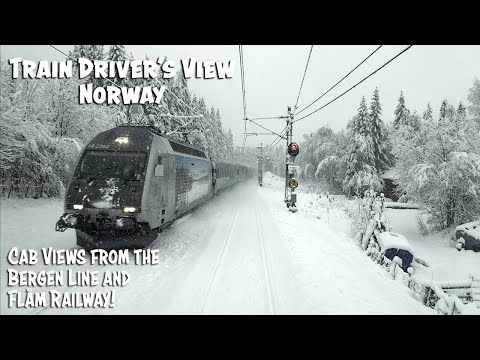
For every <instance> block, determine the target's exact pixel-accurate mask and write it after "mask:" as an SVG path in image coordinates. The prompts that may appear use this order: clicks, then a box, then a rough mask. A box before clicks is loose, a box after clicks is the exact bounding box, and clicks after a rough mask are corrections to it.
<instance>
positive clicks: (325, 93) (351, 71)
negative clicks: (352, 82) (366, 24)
mask: <svg viewBox="0 0 480 360" xmlns="http://www.w3.org/2000/svg"><path fill="white" fill-rule="evenodd" d="M382 46H383V45H380V46H379V47H378V48H376V49H375V50H374V51H373V52H372V53H371V54H370V55H368V56H367V57H366V58H365V59H363V61H362V62H361V63H360V64H358V65H357V66H355V67H354V68H353V69H352V70H350V72H349V73H348V74H347V75H345V76H344V77H343V78H341V79H340V80H339V81H338V82H337V83H336V84H335V85H333V86H332V87H331V88H330V89H328V90H327V91H325V92H324V93H323V94H322V95H320V96H319V97H318V98H316V99H315V100H314V101H313V102H312V103H310V105H308V106H306V107H304V108H303V109H302V110H300V111H299V112H298V113H297V115H298V114H300V113H301V112H302V111H304V110H306V109H308V108H309V107H310V106H312V105H313V104H315V103H316V102H317V101H318V100H320V99H321V98H322V97H324V96H325V95H327V94H328V93H329V92H330V90H332V89H333V88H334V87H336V86H337V85H338V84H340V83H341V82H342V81H343V80H345V79H346V78H347V76H348V75H350V74H351V73H353V72H354V71H355V70H356V69H357V68H358V67H359V66H360V65H362V64H363V63H364V62H365V61H367V60H368V59H369V58H370V57H371V56H372V55H373V54H375V53H376V52H377V51H378V50H380V48H381V47H382ZM297 101H298V100H297Z"/></svg>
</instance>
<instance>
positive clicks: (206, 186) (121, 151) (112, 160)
mask: <svg viewBox="0 0 480 360" xmlns="http://www.w3.org/2000/svg"><path fill="white" fill-rule="evenodd" d="M251 175H252V171H251V169H249V168H248V167H246V166H243V165H236V164H230V163H226V162H218V163H215V162H214V161H212V160H211V159H210V158H209V157H208V156H207V155H206V154H205V152H204V151H203V150H202V149H199V148H197V147H194V146H192V145H190V144H185V143H182V142H180V141H178V140H174V139H171V138H168V137H166V136H164V135H161V134H160V133H158V132H157V131H156V130H155V129H154V128H151V127H146V126H119V127H116V128H114V129H110V130H107V131H104V132H102V133H100V134H98V135H97V136H96V137H95V138H94V139H93V140H92V141H91V142H90V143H89V144H88V145H87V146H86V147H85V149H84V150H83V152H82V154H81V156H80V158H79V161H78V164H77V167H76V169H75V171H74V174H73V176H72V179H71V181H70V184H69V185H68V188H67V192H66V196H65V212H64V214H63V215H62V216H61V218H60V220H59V221H58V222H57V224H56V230H57V231H65V230H66V229H67V228H73V229H75V230H76V234H77V245H79V246H82V247H86V248H95V247H102V248H119V247H142V246H145V245H147V244H149V243H150V242H152V241H153V240H154V239H155V238H156V236H157V233H158V231H160V230H161V229H162V228H164V227H165V226H167V225H168V224H170V223H171V222H172V221H174V220H175V219H176V218H178V217H179V216H181V215H183V214H185V213H187V212H188V211H191V210H192V209H193V208H195V207H197V206H198V205H200V204H202V203H204V202H205V201H207V200H208V199H209V198H210V197H211V196H212V195H213V194H214V193H215V192H218V191H220V190H223V189H225V188H228V187H229V186H232V185H233V184H235V183H238V182H239V181H242V180H245V179H247V178H248V177H249V176H251Z"/></svg>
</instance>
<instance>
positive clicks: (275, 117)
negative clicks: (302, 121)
mask: <svg viewBox="0 0 480 360" xmlns="http://www.w3.org/2000/svg"><path fill="white" fill-rule="evenodd" d="M282 117H283V116H281V115H279V116H272V117H257V118H248V119H247V120H273V119H280V118H282Z"/></svg>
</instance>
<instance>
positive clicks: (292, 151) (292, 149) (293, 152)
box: [288, 142, 299, 157]
mask: <svg viewBox="0 0 480 360" xmlns="http://www.w3.org/2000/svg"><path fill="white" fill-rule="evenodd" d="M298 151H299V149H298V144H297V143H294V142H292V143H290V145H288V155H290V156H293V157H295V156H297V155H298Z"/></svg>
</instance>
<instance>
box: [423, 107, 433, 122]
mask: <svg viewBox="0 0 480 360" xmlns="http://www.w3.org/2000/svg"><path fill="white" fill-rule="evenodd" d="M432 120H433V110H432V107H431V106H430V103H428V105H427V109H426V110H425V111H424V112H423V121H432Z"/></svg>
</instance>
